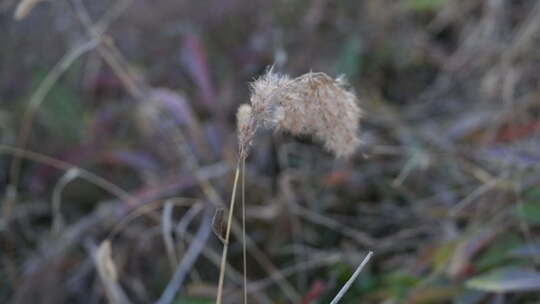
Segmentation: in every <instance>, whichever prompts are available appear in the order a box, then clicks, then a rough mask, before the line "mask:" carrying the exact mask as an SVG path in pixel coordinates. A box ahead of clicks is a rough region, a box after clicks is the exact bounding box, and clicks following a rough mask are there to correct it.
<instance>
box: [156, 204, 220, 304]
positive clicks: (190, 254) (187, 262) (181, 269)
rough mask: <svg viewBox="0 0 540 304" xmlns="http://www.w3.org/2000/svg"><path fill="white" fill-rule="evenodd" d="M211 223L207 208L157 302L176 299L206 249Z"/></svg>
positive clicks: (169, 301) (158, 303) (167, 302)
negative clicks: (190, 271)
mask: <svg viewBox="0 0 540 304" xmlns="http://www.w3.org/2000/svg"><path fill="white" fill-rule="evenodd" d="M210 223H211V217H210V212H209V211H208V210H206V212H205V214H204V217H203V220H202V222H201V224H200V226H199V230H198V231H197V233H196V235H195V237H194V239H193V240H192V241H191V245H190V246H189V248H188V250H187V252H186V254H185V255H184V257H183V258H182V261H181V262H180V264H178V267H177V268H176V271H175V273H174V276H173V278H172V279H171V281H170V282H169V284H167V288H166V289H165V291H164V292H163V294H162V295H161V297H160V298H159V300H158V301H157V302H156V303H157V304H169V303H172V302H173V301H174V297H175V296H176V293H177V292H178V290H179V289H180V287H181V286H182V284H183V282H184V280H185V278H186V276H187V274H188V272H189V270H190V269H191V268H192V267H193V264H194V263H195V261H196V260H197V258H198V257H199V255H200V254H201V252H202V250H203V249H204V244H206V241H207V240H208V238H209V237H210V232H211V231H212V229H211V225H210Z"/></svg>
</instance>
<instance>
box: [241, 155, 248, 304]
mask: <svg viewBox="0 0 540 304" xmlns="http://www.w3.org/2000/svg"><path fill="white" fill-rule="evenodd" d="M242 259H243V265H244V288H243V289H244V304H247V249H246V158H245V157H242Z"/></svg>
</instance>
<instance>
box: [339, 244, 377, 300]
mask: <svg viewBox="0 0 540 304" xmlns="http://www.w3.org/2000/svg"><path fill="white" fill-rule="evenodd" d="M372 255H373V252H371V251H370V252H369V253H368V254H367V255H366V257H365V258H364V260H363V261H362V263H360V265H358V267H357V268H356V270H355V271H354V273H353V274H352V276H351V277H350V278H349V280H347V282H346V283H345V285H343V287H341V289H340V290H339V292H338V294H337V295H336V296H335V297H334V299H333V300H332V302H330V304H337V303H339V301H340V300H341V298H343V296H344V295H345V293H346V292H347V291H348V290H349V288H351V285H352V283H354V281H355V280H356V278H357V277H358V275H359V274H360V272H362V269H364V266H366V264H367V263H368V262H369V260H370V259H371V256H372Z"/></svg>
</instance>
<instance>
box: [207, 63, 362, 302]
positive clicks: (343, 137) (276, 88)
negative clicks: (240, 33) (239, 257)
mask: <svg viewBox="0 0 540 304" xmlns="http://www.w3.org/2000/svg"><path fill="white" fill-rule="evenodd" d="M345 87H346V81H345V79H344V78H342V77H340V78H337V79H333V78H331V77H329V76H328V75H326V74H324V73H312V72H310V73H307V74H304V75H302V76H300V77H297V78H294V79H291V78H289V77H288V76H286V75H280V74H277V73H274V71H273V69H272V68H270V69H268V70H267V72H266V73H265V74H264V75H263V76H261V77H260V78H258V79H257V80H255V81H254V82H253V83H252V84H251V98H250V103H251V104H243V105H241V106H240V107H239V109H238V112H237V124H238V125H237V128H238V130H237V132H238V143H239V160H238V164H237V166H236V172H235V177H234V183H233V191H232V195H231V203H230V210H229V215H228V219H227V229H226V232H225V238H224V247H223V254H222V259H221V267H220V274H219V282H218V291H217V299H216V303H217V304H221V302H222V297H223V283H224V282H223V281H224V277H225V266H226V260H227V252H228V248H229V236H230V230H231V222H232V215H233V210H234V204H235V201H236V189H237V185H238V179H239V175H240V172H242V217H243V219H242V228H243V235H242V239H243V240H242V241H243V243H244V245H243V263H244V266H243V267H244V303H246V302H247V293H246V286H245V285H247V279H246V247H245V241H246V240H245V238H246V237H245V198H244V183H245V182H244V175H245V170H244V168H245V159H246V157H247V155H248V152H249V148H250V146H251V145H252V142H253V139H254V137H255V133H256V132H257V130H258V129H259V128H261V127H263V128H275V129H276V130H280V131H287V132H290V133H291V134H293V135H313V136H314V137H315V138H317V139H318V140H319V141H321V142H322V143H323V144H324V147H325V148H326V149H327V150H328V151H330V152H332V153H333V154H334V155H335V156H336V157H348V156H350V155H352V153H353V152H354V151H355V149H356V148H357V146H358V145H359V143H360V140H359V139H358V137H357V135H356V132H357V129H358V123H359V120H360V116H361V110H360V108H359V107H358V104H357V99H356V96H355V95H354V93H352V92H351V91H348V90H347V89H345Z"/></svg>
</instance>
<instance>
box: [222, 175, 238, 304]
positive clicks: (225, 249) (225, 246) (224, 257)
mask: <svg viewBox="0 0 540 304" xmlns="http://www.w3.org/2000/svg"><path fill="white" fill-rule="evenodd" d="M239 175H240V166H239V165H237V166H236V172H235V174H234V183H233V190H232V194H231V203H230V209H229V217H228V219H227V230H226V232H225V240H224V244H223V254H222V255H221V265H220V267H219V283H218V291H217V296H216V304H221V298H222V297H223V281H224V279H225V268H226V265H227V252H228V250H229V237H230V234H231V223H232V217H233V211H234V203H235V201H236V186H237V185H238V176H239Z"/></svg>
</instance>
